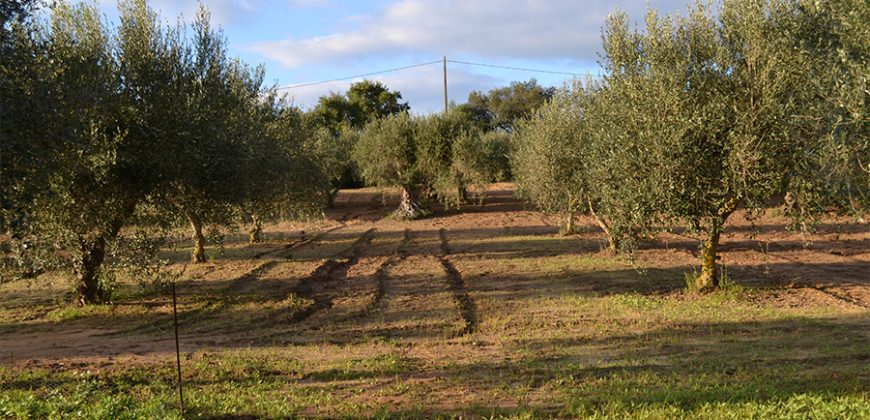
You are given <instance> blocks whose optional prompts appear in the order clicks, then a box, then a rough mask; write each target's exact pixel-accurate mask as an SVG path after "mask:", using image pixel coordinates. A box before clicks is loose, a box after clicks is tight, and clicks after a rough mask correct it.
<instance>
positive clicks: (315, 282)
mask: <svg viewBox="0 0 870 420" xmlns="http://www.w3.org/2000/svg"><path fill="white" fill-rule="evenodd" d="M374 232H375V229H374V228H372V229H369V230H367V231H365V232H364V233H363V234H362V235H361V236H360V237H359V238H358V239H357V240H356V241H355V242H354V243H353V245H351V246H350V248H348V249H347V250H345V251H344V252H342V253H341V255H340V258H341V259H340V260H338V261H337V260H335V259H330V260H327V261H326V262H324V263H323V264H322V265H321V266H320V267H318V268H317V269H316V270H314V272H313V273H311V275H310V276H308V277H306V278H304V279H302V281H300V282H299V284H298V285H297V286H296V288H295V289H294V290H293V292H294V293H295V294H296V295H298V296H301V297H303V298H307V299H311V300H312V301H313V303H312V304H310V305H308V306H306V307H305V308H303V309H301V310H299V311H296V312H294V313H293V315H292V316H291V317H290V318H289V321H290V322H300V321H303V320H305V319H307V318H308V317H310V316H311V315H313V314H314V313H316V312H318V311H320V310H322V309H328V308H330V307H332V301H333V299H334V298H335V295H334V292H332V291H331V289H332V286H333V285H334V284H336V283H339V282H341V281H343V280H344V279H345V278H347V272H348V270H349V269H350V267H352V266H353V265H354V264H356V263H357V262H358V261H359V258H360V256H361V255H362V254H363V252H364V250H365V248H366V247H367V246H368V245H369V243H370V242H371V240H372V236H373V235H374Z"/></svg>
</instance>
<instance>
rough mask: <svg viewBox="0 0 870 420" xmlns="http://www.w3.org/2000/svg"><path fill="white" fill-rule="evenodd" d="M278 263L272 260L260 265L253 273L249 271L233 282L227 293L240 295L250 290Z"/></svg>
mask: <svg viewBox="0 0 870 420" xmlns="http://www.w3.org/2000/svg"><path fill="white" fill-rule="evenodd" d="M277 263H278V261H275V260H272V261H266V262H263V263H261V264H258V265H257V266H256V267H254V268H253V269H252V270H251V271H248V272H247V273H245V274H243V275H242V276H241V277H239V278H237V279H235V280H233V281H231V282H230V284H229V285H227V287H226V289H225V290H224V291H225V292H227V293H234V294H238V293H239V292H241V291H243V290H245V289H247V288H250V287H251V286H252V285H253V284H254V283H256V281H257V279H258V278H259V277H260V276H262V275H263V273H265V272H266V271H267V270H269V269H270V268H272V267H274V266H275V264H277Z"/></svg>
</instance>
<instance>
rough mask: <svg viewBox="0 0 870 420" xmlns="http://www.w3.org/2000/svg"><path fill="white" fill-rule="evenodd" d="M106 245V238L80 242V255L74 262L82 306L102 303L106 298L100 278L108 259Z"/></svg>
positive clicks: (77, 288) (101, 237) (77, 289)
mask: <svg viewBox="0 0 870 420" xmlns="http://www.w3.org/2000/svg"><path fill="white" fill-rule="evenodd" d="M106 243H107V240H106V238H105V237H104V236H100V237H98V238H96V239H95V240H93V241H81V242H80V246H79V255H78V256H77V257H76V259H75V261H74V262H73V271H74V272H75V277H76V291H77V292H78V294H79V304H80V305H87V304H91V303H100V302H103V301H104V300H105V298H106V290H104V289H103V287H102V285H101V284H100V278H99V272H100V267H101V266H102V265H103V261H105V259H106Z"/></svg>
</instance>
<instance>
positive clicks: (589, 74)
mask: <svg viewBox="0 0 870 420" xmlns="http://www.w3.org/2000/svg"><path fill="white" fill-rule="evenodd" d="M447 62H448V63H456V64H465V65H469V66H480V67H492V68H496V69H505V70H517V71H526V72H531V73H549V74H561V75H567V76H593V77H597V76H596V75H594V74H592V73H571V72H566V71H554V70H542V69H531V68H527V67H512V66H500V65H496V64H484V63H472V62H470V61H459V60H447Z"/></svg>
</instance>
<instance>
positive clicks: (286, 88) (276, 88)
mask: <svg viewBox="0 0 870 420" xmlns="http://www.w3.org/2000/svg"><path fill="white" fill-rule="evenodd" d="M442 62H443V60H435V61H428V62H425V63H419V64H412V65H410V66H403V67H394V68H390V69H385V70H379V71H373V72H370V73H362V74H356V75H353V76H346V77H338V78H335V79H328V80H321V81H317V82H305V83H297V84H293V85H286V86H278V87H275V88H274V90H276V91H278V90H289V89H297V88H301V87H307V86H316V85H322V84H326V83H332V82H340V81H343V80H352V79H358V78H360V77H368V76H375V75H378V74H384V73H392V72H396V71H402V70H409V69H413V68H417V67H425V66H431V65H433V64H439V63H442ZM447 62H448V63H455V64H464V65H468V66H479V67H490V68H496V69H505V70H515V71H525V72H530V73H548V74H560V75H565V76H591V77H600V76H599V75H594V74H592V73H571V72H566V71H555V70H544V69H533V68H528V67H513V66H501V65H497V64H485V63H473V62H470V61H459V60H447Z"/></svg>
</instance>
